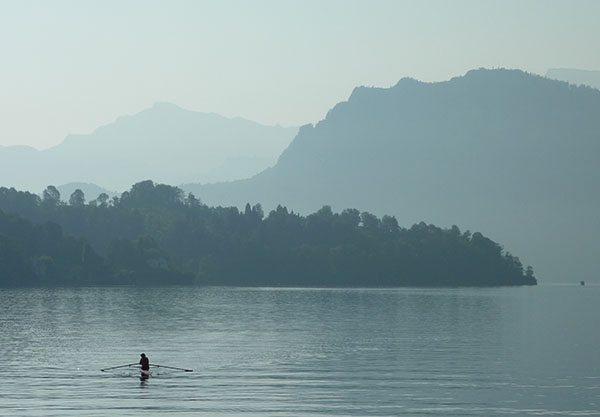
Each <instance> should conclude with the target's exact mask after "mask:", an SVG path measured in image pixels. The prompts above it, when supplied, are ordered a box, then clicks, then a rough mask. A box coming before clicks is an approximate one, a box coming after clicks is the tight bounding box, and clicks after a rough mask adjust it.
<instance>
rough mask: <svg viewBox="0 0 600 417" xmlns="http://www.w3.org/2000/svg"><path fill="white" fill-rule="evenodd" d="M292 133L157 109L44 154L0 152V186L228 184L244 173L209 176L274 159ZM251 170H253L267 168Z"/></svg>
mask: <svg viewBox="0 0 600 417" xmlns="http://www.w3.org/2000/svg"><path fill="white" fill-rule="evenodd" d="M296 131H297V129H296V128H284V127H280V126H264V125H261V124H258V123H255V122H251V121H248V120H245V119H242V118H231V119H230V118H226V117H223V116H220V115H217V114H214V113H200V112H194V111H190V110H185V109H182V108H180V107H178V106H176V105H174V104H169V103H157V104H155V105H154V106H152V107H151V108H149V109H146V110H143V111H141V112H139V113H137V114H134V115H130V116H123V117H119V118H118V119H117V120H115V121H114V122H113V123H110V124H107V125H104V126H101V127H99V128H98V129H96V130H95V131H94V132H92V133H90V134H86V135H69V136H67V138H65V140H64V141H63V142H62V143H61V144H59V145H56V146H54V147H51V148H49V149H45V150H41V151H38V150H36V149H34V148H28V147H6V148H0V178H2V185H4V186H14V187H16V188H21V189H29V190H32V191H35V192H39V191H41V190H42V189H43V188H44V187H45V186H46V185H48V184H54V185H59V184H65V183H70V182H85V183H95V184H99V185H101V186H102V187H106V188H108V189H115V190H122V189H125V188H127V187H128V186H129V185H130V184H131V183H133V182H136V181H138V180H143V179H146V178H153V179H156V180H159V181H164V182H168V183H173V184H178V183H181V182H188V181H191V180H194V181H199V182H207V181H223V180H230V179H232V178H241V177H245V176H247V174H248V171H247V170H246V171H244V170H242V171H241V172H236V170H232V169H231V168H229V169H225V170H223V169H221V171H220V173H219V172H218V171H217V174H218V175H221V176H217V177H215V172H216V171H215V170H217V169H218V168H221V167H222V166H223V165H224V164H225V163H226V161H227V160H229V159H231V158H242V159H243V158H248V159H249V160H253V161H258V160H261V159H262V160H263V161H273V160H274V159H275V158H276V157H277V156H278V155H279V154H280V153H281V151H282V150H283V149H284V148H285V147H286V146H287V145H288V144H289V142H290V141H291V140H292V138H293V136H294V135H295V133H296ZM256 165H257V166H256V168H255V169H256V171H255V172H259V171H260V170H262V169H264V168H265V167H267V166H268V163H267V164H266V165H262V166H259V164H256ZM39 172H43V174H41V175H40V174H39ZM205 175H206V176H207V177H206V178H205V177H204V176H205Z"/></svg>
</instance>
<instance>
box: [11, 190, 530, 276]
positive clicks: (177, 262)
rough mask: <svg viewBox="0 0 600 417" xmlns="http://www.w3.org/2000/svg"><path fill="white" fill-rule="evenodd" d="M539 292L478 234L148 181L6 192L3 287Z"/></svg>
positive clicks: (525, 272) (513, 260) (513, 261)
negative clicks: (202, 194) (112, 187)
mask: <svg viewBox="0 0 600 417" xmlns="http://www.w3.org/2000/svg"><path fill="white" fill-rule="evenodd" d="M52 284H61V285H62V284H66V285H120V284H123V285H129V284H204V285H240V286H329V287H331V286H365V287H374V286H409V285H410V286H466V285H470V286H490V285H535V284H536V279H535V277H534V273H533V269H532V268H531V267H527V268H524V267H523V265H522V264H521V262H520V261H519V259H518V258H517V257H516V256H513V255H511V254H510V253H509V252H507V251H504V250H503V248H502V247H501V246H500V245H499V244H497V243H496V242H494V241H492V240H491V239H489V238H487V237H485V236H483V235H482V234H481V233H479V232H475V233H471V232H469V231H465V232H461V231H460V229H459V228H458V227H457V226H453V227H451V228H449V229H443V228H440V227H437V226H434V225H431V224H425V223H423V222H421V223H419V224H415V225H413V226H412V227H410V228H403V227H400V226H399V224H398V221H397V219H396V218H395V217H393V216H383V217H381V218H380V217H377V216H375V215H373V214H371V213H368V212H360V211H358V210H356V209H345V210H343V211H341V212H339V213H334V212H333V211H332V209H331V207H329V206H324V207H322V208H321V209H320V210H318V211H317V212H315V213H312V214H310V215H307V216H302V215H300V214H298V213H294V212H293V211H290V210H288V209H287V208H286V207H282V206H278V207H277V208H276V209H275V210H272V211H270V212H269V213H268V214H266V215H265V213H264V212H263V209H262V207H261V205H260V204H255V205H250V204H246V207H245V208H244V210H239V209H238V208H237V207H209V206H207V205H205V204H203V203H202V202H201V201H200V200H199V199H198V198H196V197H195V196H194V195H193V194H188V195H185V194H184V193H183V191H182V190H181V189H179V188H177V187H173V186H169V185H165V184H155V183H153V182H152V181H149V180H148V181H142V182H139V183H137V184H134V185H133V186H132V187H131V189H130V190H128V191H126V192H124V193H122V194H121V195H120V196H118V197H112V198H109V196H108V195H106V194H101V195H100V196H98V198H96V199H95V200H92V201H89V202H86V199H85V195H84V193H83V192H82V191H81V190H76V191H75V192H73V193H72V194H71V196H70V198H69V200H68V202H63V201H62V200H61V196H60V193H59V192H58V190H57V189H56V187H54V186H48V187H47V188H46V189H45V190H44V192H43V194H42V196H38V195H36V194H33V193H29V192H23V191H18V190H15V189H13V188H4V187H2V188H0V285H52Z"/></svg>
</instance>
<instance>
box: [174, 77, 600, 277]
mask: <svg viewBox="0 0 600 417" xmlns="http://www.w3.org/2000/svg"><path fill="white" fill-rule="evenodd" d="M599 183H600V91H598V90H594V89H592V88H587V87H577V86H573V85H569V84H568V83H566V82H560V81H555V80H550V79H548V78H544V77H540V76H536V75H532V74H528V73H525V72H522V71H518V70H505V69H498V70H485V69H480V70H474V71H470V72H468V73H467V74H466V75H464V76H462V77H457V78H453V79H451V80H449V81H447V82H438V83H423V82H419V81H416V80H414V79H409V78H406V79H402V80H400V81H399V82H398V83H397V84H396V85H395V86H393V87H391V88H367V87H359V88H356V89H355V90H354V91H353V92H352V94H351V96H350V98H349V99H348V101H346V102H342V103H339V104H338V105H336V106H335V107H334V108H333V109H332V110H330V111H329V113H328V114H327V116H326V118H325V119H324V120H322V121H321V122H319V123H317V124H316V125H315V126H312V125H308V126H304V127H302V128H301V129H300V130H299V132H298V135H297V136H296V138H295V139H294V140H293V142H292V143H291V144H290V146H289V147H288V148H287V149H286V150H285V151H284V152H283V154H282V155H281V157H280V158H279V160H278V162H277V164H276V165H275V166H274V167H272V168H270V169H267V170H265V171H263V172H262V173H260V174H258V175H256V176H254V177H252V178H250V179H247V180H242V181H234V182H231V183H225V184H211V185H198V184H188V185H185V186H184V188H185V189H186V190H187V191H192V192H194V193H195V194H196V195H197V196H199V197H200V198H202V200H203V201H205V202H206V203H208V204H223V205H237V206H240V207H241V206H243V205H244V204H245V203H246V202H251V203H254V202H260V203H262V204H263V206H264V207H265V208H266V209H270V208H273V207H275V206H276V205H277V204H282V205H286V206H288V207H289V208H290V209H293V210H299V211H301V212H311V211H314V210H316V209H318V208H319V207H321V206H322V205H324V204H328V205H331V206H332V207H333V208H334V210H340V209H343V208H346V207H357V208H359V209H361V210H367V211H370V212H373V213H375V214H379V215H381V214H384V213H385V214H392V215H396V216H397V217H398V219H399V221H400V223H402V224H403V225H405V226H408V225H411V224H413V223H415V222H419V221H425V222H431V223H434V224H439V225H445V226H450V225H453V224H456V225H458V226H459V227H460V228H461V229H463V230H464V229H471V230H480V231H482V232H483V233H485V234H487V235H489V236H492V237H493V238H494V239H495V240H497V241H499V242H501V243H503V244H505V245H506V246H508V247H510V248H511V249H512V250H515V251H516V253H518V254H520V256H521V257H522V260H523V261H524V263H525V264H532V265H533V266H534V267H535V268H536V271H537V272H538V276H539V277H541V279H542V280H544V279H547V280H562V281H565V280H566V281H571V280H578V279H589V280H591V279H593V277H594V276H595V275H596V274H597V259H596V258H597V253H599V252H600V240H598V239H597V236H599V235H600V217H599V216H600V214H599V213H600V194H599V193H598V184H599Z"/></svg>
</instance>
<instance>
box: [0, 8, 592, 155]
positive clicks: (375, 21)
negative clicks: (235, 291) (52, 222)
mask: <svg viewBox="0 0 600 417" xmlns="http://www.w3.org/2000/svg"><path fill="white" fill-rule="evenodd" d="M599 22H600V1H594V0H589V1H584V0H580V1H577V0H569V1H552V0H544V1H534V0H530V1H527V0H514V1H513V0H496V1H484V0H473V1H460V0H442V1H423V0H419V1H401V0H392V1H384V0H380V1H377V0H371V1H350V0H339V1H337V0H329V1H327V0H318V1H310V0H301V1H285V0H273V1H257V0H254V1H222V0H219V1H199V0H196V1H183V0H182V1H177V0H169V1H166V0H165V1H148V0H143V1H126V0H119V1H110V0H102V1H100V0H99V1H82V0H75V1H48V0H46V1H26V0H15V1H7V0H0V115H1V122H0V145H30V146H34V147H37V148H44V147H48V146H51V145H54V144H57V143H59V142H61V141H62V140H63V139H64V137H65V136H66V135H67V134H70V133H89V132H91V131H93V130H94V129H95V128H96V127H98V126H100V125H103V124H107V123H110V122H112V121H113V120H114V119H115V118H116V117H118V116H121V115H126V114H133V113H136V112H138V111H141V110H143V109H144V108H147V107H149V106H151V105H152V104H153V103H154V102H158V101H168V102H173V103H176V104H178V105H180V106H182V107H184V108H188V109H191V110H197V111H204V112H215V113H220V114H223V115H225V116H241V117H244V118H247V119H250V120H255V121H258V122H261V123H264V124H281V125H286V126H291V125H302V124H305V123H313V122H316V121H318V120H320V119H322V118H323V117H324V116H325V114H326V112H327V110H329V109H330V108H331V107H332V106H333V105H335V104H336V103H337V102H339V101H342V100H345V99H347V97H348V96H349V94H350V93H351V91H352V89H353V88H354V87H355V86H358V85H369V86H381V87H388V86H390V85H393V84H395V83H396V82H397V81H398V80H399V79H400V78H402V77H405V76H410V77H414V78H417V79H421V80H425V81H435V80H446V79H449V78H451V77H453V76H457V75H462V74H463V73H465V72H466V71H468V70H469V69H473V68H479V67H488V68H491V67H507V68H520V69H524V70H526V71H529V72H534V73H538V74H544V73H545V72H546V70H547V69H548V68H554V67H569V68H580V69H600V53H598V40H600V24H599Z"/></svg>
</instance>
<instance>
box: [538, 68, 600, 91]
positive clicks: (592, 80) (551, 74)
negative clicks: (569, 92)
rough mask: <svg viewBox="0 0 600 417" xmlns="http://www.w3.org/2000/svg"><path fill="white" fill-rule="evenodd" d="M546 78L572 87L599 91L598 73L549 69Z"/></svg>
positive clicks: (599, 79) (599, 78) (572, 69)
mask: <svg viewBox="0 0 600 417" xmlns="http://www.w3.org/2000/svg"><path fill="white" fill-rule="evenodd" d="M546 77H548V78H552V79H554V80H561V81H565V82H568V83H570V84H574V85H585V86H588V87H592V88H597V89H600V71H594V70H581V69H574V68H550V69H549V70H548V71H547V72H546Z"/></svg>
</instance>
